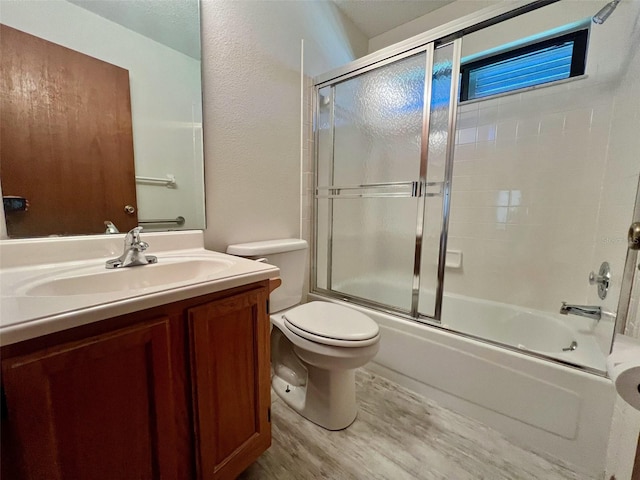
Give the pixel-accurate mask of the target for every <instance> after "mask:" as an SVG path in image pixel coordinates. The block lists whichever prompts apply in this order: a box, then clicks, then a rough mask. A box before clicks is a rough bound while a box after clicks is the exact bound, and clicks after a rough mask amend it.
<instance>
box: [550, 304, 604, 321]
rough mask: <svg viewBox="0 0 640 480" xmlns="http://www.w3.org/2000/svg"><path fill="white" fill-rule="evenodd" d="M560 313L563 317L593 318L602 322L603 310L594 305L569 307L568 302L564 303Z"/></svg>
mask: <svg viewBox="0 0 640 480" xmlns="http://www.w3.org/2000/svg"><path fill="white" fill-rule="evenodd" d="M560 313H561V314H562V315H568V314H571V315H578V316H580V317H587V318H592V319H594V320H600V318H601V317H602V308H601V307H599V306H597V305H593V306H589V305H569V304H567V302H562V307H560Z"/></svg>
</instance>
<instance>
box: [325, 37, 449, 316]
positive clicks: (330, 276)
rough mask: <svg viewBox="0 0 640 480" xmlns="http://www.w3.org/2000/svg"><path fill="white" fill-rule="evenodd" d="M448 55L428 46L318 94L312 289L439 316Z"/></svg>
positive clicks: (445, 189) (341, 80) (329, 84)
mask: <svg viewBox="0 0 640 480" xmlns="http://www.w3.org/2000/svg"><path fill="white" fill-rule="evenodd" d="M445 50H446V49H438V50H436V51H435V53H434V48H433V44H430V45H427V46H426V47H422V48H419V49H417V50H413V51H411V52H408V53H406V54H404V55H403V56H402V58H394V59H393V60H392V61H387V62H385V64H384V65H382V66H377V65H374V66H370V67H367V68H366V69H364V71H356V72H354V73H353V74H351V75H350V76H348V77H347V78H339V79H337V80H335V81H332V82H327V84H325V85H320V86H319V88H318V96H317V102H318V104H317V105H318V108H317V118H316V148H317V152H316V154H317V156H316V159H317V163H316V165H317V166H316V168H317V175H316V179H317V187H316V213H317V215H316V218H317V223H316V238H317V243H316V262H315V266H316V272H315V280H316V289H319V290H324V291H326V292H328V293H330V294H332V295H334V296H344V297H349V298H355V299H358V300H359V301H361V302H363V303H368V304H373V305H378V306H383V307H384V308H386V309H391V310H394V311H397V312H400V313H406V314H410V315H412V316H414V317H415V316H417V314H420V315H424V316H428V317H432V318H435V317H436V315H437V313H438V312H439V308H440V307H439V302H438V301H437V292H438V290H439V289H440V290H441V281H442V278H441V273H442V272H440V270H441V268H440V264H441V262H442V261H443V258H444V257H443V255H441V251H443V250H442V249H443V248H445V247H444V242H445V241H446V237H442V231H443V221H444V220H445V219H446V208H448V202H446V198H447V192H448V187H447V182H446V175H447V169H446V156H447V155H446V149H447V145H448V115H449V110H448V109H449V108H450V107H449V103H450V97H451V95H450V92H451V88H452V82H451V61H450V58H449V60H445V61H444V62H443V58H442V57H444V56H446V55H448V56H449V57H451V55H452V49H451V47H450V46H449V49H448V50H447V51H446V53H445ZM434 59H438V61H439V63H438V62H436V65H435V69H434ZM447 62H448V63H447ZM445 64H446V65H448V70H447V68H443V65H445ZM447 71H448V74H447V73H446V72H447ZM433 87H435V88H433ZM445 104H446V107H445ZM443 107H444V109H443ZM432 112H435V113H436V115H435V117H436V122H435V124H436V130H434V131H432V130H430V121H429V120H430V117H431V116H432ZM443 115H444V117H446V118H444V123H442V122H441V121H440V117H442V116H443ZM443 148H444V150H443ZM431 151H433V155H434V159H435V160H434V162H433V164H432V162H431V160H430V158H429V157H430V155H431V153H430V152H431ZM440 153H442V154H440ZM443 238H444V240H443ZM439 272H440V274H439ZM421 281H422V282H425V283H427V285H428V286H429V287H428V288H427V289H426V291H427V292H429V293H427V294H423V295H422V298H421V297H420V294H419V292H420V282H421ZM422 290H423V291H425V288H424V285H423V288H422Z"/></svg>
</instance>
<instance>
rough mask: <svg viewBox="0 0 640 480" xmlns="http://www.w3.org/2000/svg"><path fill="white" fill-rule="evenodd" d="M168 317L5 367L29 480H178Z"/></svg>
mask: <svg viewBox="0 0 640 480" xmlns="http://www.w3.org/2000/svg"><path fill="white" fill-rule="evenodd" d="M170 366H171V358H170V349H169V319H168V318H167V317H163V318H160V319H157V320H153V321H151V322H146V323H143V324H141V325H137V326H135V327H129V328H125V329H122V330H119V331H116V332H113V333H109V334H104V335H100V336H97V337H92V338H89V339H87V340H84V341H81V342H74V343H71V344H65V345H61V346H59V347H54V348H51V349H46V350H44V351H39V352H36V353H34V354H30V355H26V356H23V357H15V358H10V359H7V360H5V361H3V362H2V370H3V376H4V378H3V383H4V386H5V391H6V398H7V406H8V415H9V419H8V422H9V423H12V427H13V432H14V435H15V437H16V438H17V441H18V443H19V445H20V447H19V448H18V451H19V452H20V455H21V456H22V462H21V463H22V464H23V466H24V470H25V474H26V476H27V478H47V479H69V478H74V479H92V480H98V479H105V480H106V479H109V480H113V479H115V478H136V479H151V478H160V477H161V476H162V477H166V478H171V477H175V475H176V459H175V451H176V434H175V422H174V418H175V415H176V412H175V407H174V399H173V390H172V389H173V387H172V381H171V368H170Z"/></svg>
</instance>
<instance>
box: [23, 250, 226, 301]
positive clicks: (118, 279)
mask: <svg viewBox="0 0 640 480" xmlns="http://www.w3.org/2000/svg"><path fill="white" fill-rule="evenodd" d="M234 264H235V262H234V261H233V260H228V259H225V258H189V259H180V260H176V259H167V258H166V257H165V258H164V259H159V261H158V263H156V264H153V265H144V266H138V267H127V268H120V269H116V270H106V269H105V268H104V265H102V266H92V267H85V268H80V269H77V270H74V271H69V272H66V273H65V274H64V276H57V277H56V278H52V279H48V280H44V281H40V282H38V283H36V284H31V285H29V286H27V288H26V289H25V292H24V294H25V295H27V296H37V297H48V296H67V295H91V294H100V293H110V292H119V291H131V290H144V289H149V288H153V287H162V286H165V285H174V284H176V283H184V282H192V283H194V282H198V281H199V279H200V280H201V281H204V280H207V279H208V278H210V277H211V276H213V275H219V274H220V273H221V272H224V271H225V270H229V269H231V267H233V266H234Z"/></svg>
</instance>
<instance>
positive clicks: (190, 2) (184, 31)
mask: <svg viewBox="0 0 640 480" xmlns="http://www.w3.org/2000/svg"><path fill="white" fill-rule="evenodd" d="M68 1H69V2H71V3H74V4H76V5H78V6H79V7H82V8H84V9H86V10H89V11H91V12H93V13H95V14H97V15H100V16H101V17H103V18H106V19H107V20H111V21H112V22H115V23H118V24H120V25H122V26H123V27H126V28H128V29H129V30H133V31H134V32H138V33H139V34H141V35H144V36H145V37H148V38H150V39H152V40H155V41H156V42H159V43H162V44H163V45H166V46H168V47H170V48H173V49H174V50H177V51H179V52H182V53H184V54H185V55H188V56H190V57H193V58H195V59H200V16H199V2H198V0H117V1H115V0H68Z"/></svg>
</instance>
